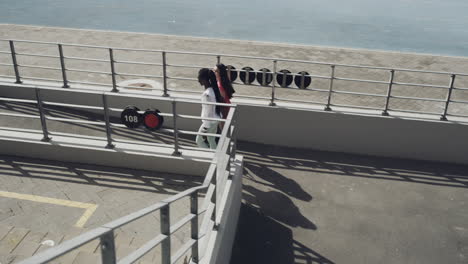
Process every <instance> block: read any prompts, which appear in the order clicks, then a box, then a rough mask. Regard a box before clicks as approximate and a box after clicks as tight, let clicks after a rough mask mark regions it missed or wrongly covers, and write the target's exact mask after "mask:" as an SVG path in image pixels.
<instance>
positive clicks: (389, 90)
mask: <svg viewBox="0 0 468 264" xmlns="http://www.w3.org/2000/svg"><path fill="white" fill-rule="evenodd" d="M394 77H395V70H390V80H389V81H388V90H387V99H386V101H385V109H384V110H383V111H382V115H383V116H388V115H389V114H388V105H389V103H390V97H391V93H392V86H393V78H394Z"/></svg>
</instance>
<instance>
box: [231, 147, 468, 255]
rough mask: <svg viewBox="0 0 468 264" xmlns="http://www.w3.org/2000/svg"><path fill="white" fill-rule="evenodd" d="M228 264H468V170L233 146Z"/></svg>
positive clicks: (404, 161)
mask: <svg viewBox="0 0 468 264" xmlns="http://www.w3.org/2000/svg"><path fill="white" fill-rule="evenodd" d="M239 150H240V152H241V153H242V155H244V157H245V159H244V161H245V164H244V166H245V174H244V175H245V176H244V181H243V184H244V186H243V187H244V192H243V195H244V196H243V198H244V203H243V206H242V208H241V217H240V223H239V227H238V228H239V229H238V233H237V240H236V244H235V246H234V253H233V258H232V261H231V264H241V263H243V264H244V263H282V264H286V263H323V264H329V263H356V264H360V263H386V264H388V263H395V264H397V263H398V264H399V263H415V264H416V263H434V264H435V263H460V264H461V263H467V262H468V167H467V166H457V165H451V164H442V163H428V162H419V161H411V160H399V159H385V158H376V157H367V156H357V155H348V154H340V153H330V152H317V151H309V150H300V149H292V148H279V147H274V146H266V145H259V144H252V143H245V142H240V143H239Z"/></svg>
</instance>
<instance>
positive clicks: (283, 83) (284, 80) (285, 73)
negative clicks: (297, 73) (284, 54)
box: [281, 71, 288, 87]
mask: <svg viewBox="0 0 468 264" xmlns="http://www.w3.org/2000/svg"><path fill="white" fill-rule="evenodd" d="M287 77H288V73H287V72H286V71H284V72H283V81H282V83H281V87H286V78H287Z"/></svg>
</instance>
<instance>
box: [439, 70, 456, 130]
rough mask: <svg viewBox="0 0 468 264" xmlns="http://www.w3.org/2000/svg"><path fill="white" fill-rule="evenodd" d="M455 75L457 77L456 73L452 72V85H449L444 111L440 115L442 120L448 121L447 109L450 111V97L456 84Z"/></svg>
mask: <svg viewBox="0 0 468 264" xmlns="http://www.w3.org/2000/svg"><path fill="white" fill-rule="evenodd" d="M455 77H456V75H455V74H452V75H451V76H450V86H449V91H448V94H447V101H446V102H445V107H444V113H443V114H442V115H441V116H440V120H442V121H447V111H448V107H449V104H450V99H451V97H452V91H453V86H454V84H455Z"/></svg>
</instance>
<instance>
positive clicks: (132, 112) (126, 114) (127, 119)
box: [120, 106, 143, 128]
mask: <svg viewBox="0 0 468 264" xmlns="http://www.w3.org/2000/svg"><path fill="white" fill-rule="evenodd" d="M138 111H140V109H138V107H136V106H127V107H125V109H124V110H123V111H122V114H120V120H121V122H122V124H124V125H125V126H126V127H128V128H137V127H139V126H140V125H141V123H142V122H143V116H142V115H141V114H140V113H138Z"/></svg>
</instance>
